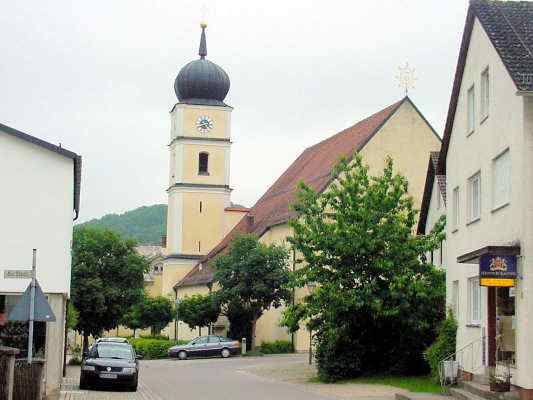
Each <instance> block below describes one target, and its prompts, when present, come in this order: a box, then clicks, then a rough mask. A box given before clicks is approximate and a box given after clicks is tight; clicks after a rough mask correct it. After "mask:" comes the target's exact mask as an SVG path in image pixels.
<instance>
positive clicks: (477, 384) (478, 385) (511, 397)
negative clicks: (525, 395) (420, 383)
mask: <svg viewBox="0 0 533 400" xmlns="http://www.w3.org/2000/svg"><path fill="white" fill-rule="evenodd" d="M448 391H449V393H450V395H452V396H453V397H454V398H455V399H457V400H518V399H519V398H520V396H519V393H518V391H517V390H513V389H512V387H511V391H510V392H505V393H497V392H491V391H490V387H489V384H488V379H487V378H486V377H484V376H474V380H473V381H462V382H461V383H460V384H459V386H452V387H449V388H448Z"/></svg>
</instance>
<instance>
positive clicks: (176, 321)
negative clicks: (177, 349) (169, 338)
mask: <svg viewBox="0 0 533 400" xmlns="http://www.w3.org/2000/svg"><path fill="white" fill-rule="evenodd" d="M174 295H175V296H176V301H175V302H174V304H175V305H176V319H175V320H174V341H177V340H178V324H179V322H178V289H176V287H174Z"/></svg>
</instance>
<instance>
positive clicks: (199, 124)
mask: <svg viewBox="0 0 533 400" xmlns="http://www.w3.org/2000/svg"><path fill="white" fill-rule="evenodd" d="M213 126H215V124H214V122H213V120H212V119H211V118H209V117H208V116H207V115H201V116H200V117H198V119H197V120H196V129H198V132H200V133H207V132H209V131H210V130H211V129H213Z"/></svg>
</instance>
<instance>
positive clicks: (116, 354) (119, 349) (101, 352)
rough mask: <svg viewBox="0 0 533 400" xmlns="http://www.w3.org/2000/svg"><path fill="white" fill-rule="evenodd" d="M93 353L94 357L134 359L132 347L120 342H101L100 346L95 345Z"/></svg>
mask: <svg viewBox="0 0 533 400" xmlns="http://www.w3.org/2000/svg"><path fill="white" fill-rule="evenodd" d="M91 353H92V354H91V357H92V358H119V359H124V360H131V359H133V352H132V351H131V347H130V346H125V345H120V344H112V343H105V344H103V343H100V344H99V345H98V346H94V348H93V350H92V352H91Z"/></svg>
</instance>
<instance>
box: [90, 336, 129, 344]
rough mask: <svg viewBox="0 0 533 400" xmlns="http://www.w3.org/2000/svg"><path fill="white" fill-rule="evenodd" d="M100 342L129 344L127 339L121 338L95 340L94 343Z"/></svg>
mask: <svg viewBox="0 0 533 400" xmlns="http://www.w3.org/2000/svg"><path fill="white" fill-rule="evenodd" d="M100 342H114V343H129V342H128V339H126V338H123V337H102V338H98V339H96V343H100Z"/></svg>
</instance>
